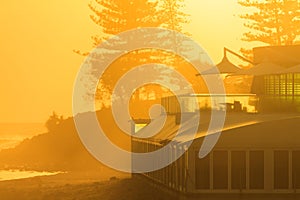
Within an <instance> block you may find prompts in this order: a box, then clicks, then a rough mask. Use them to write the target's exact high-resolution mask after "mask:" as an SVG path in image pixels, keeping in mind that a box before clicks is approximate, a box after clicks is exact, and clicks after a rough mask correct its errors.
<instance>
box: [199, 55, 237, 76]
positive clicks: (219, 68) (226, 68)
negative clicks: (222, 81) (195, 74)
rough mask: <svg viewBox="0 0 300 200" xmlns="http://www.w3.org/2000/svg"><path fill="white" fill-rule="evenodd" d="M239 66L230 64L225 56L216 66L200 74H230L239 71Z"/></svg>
mask: <svg viewBox="0 0 300 200" xmlns="http://www.w3.org/2000/svg"><path fill="white" fill-rule="evenodd" d="M240 69H241V68H239V67H237V66H235V65H234V64H232V63H231V62H230V61H229V60H228V58H227V57H226V56H224V58H223V59H222V61H221V62H220V63H219V64H217V65H216V66H213V67H212V68H210V69H209V70H206V71H204V72H203V73H202V74H204V75H208V74H219V73H221V74H231V73H235V72H237V71H239V70H240Z"/></svg>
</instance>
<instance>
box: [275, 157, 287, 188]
mask: <svg viewBox="0 0 300 200" xmlns="http://www.w3.org/2000/svg"><path fill="white" fill-rule="evenodd" d="M288 187H289V152H288V151H274V189H287V188H288Z"/></svg>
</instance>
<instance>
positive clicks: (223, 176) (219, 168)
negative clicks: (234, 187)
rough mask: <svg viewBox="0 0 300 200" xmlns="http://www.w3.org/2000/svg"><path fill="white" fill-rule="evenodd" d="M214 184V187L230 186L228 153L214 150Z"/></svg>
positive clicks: (224, 187) (223, 187)
mask: <svg viewBox="0 0 300 200" xmlns="http://www.w3.org/2000/svg"><path fill="white" fill-rule="evenodd" d="M213 185H214V189H227V188H228V153H227V151H214V152H213Z"/></svg>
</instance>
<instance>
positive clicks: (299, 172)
mask: <svg viewBox="0 0 300 200" xmlns="http://www.w3.org/2000/svg"><path fill="white" fill-rule="evenodd" d="M292 163H293V165H292V176H293V188H297V189H300V151H293V154H292Z"/></svg>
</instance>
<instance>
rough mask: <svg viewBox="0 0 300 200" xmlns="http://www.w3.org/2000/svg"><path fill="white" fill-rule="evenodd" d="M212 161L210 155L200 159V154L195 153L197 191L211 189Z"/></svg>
mask: <svg viewBox="0 0 300 200" xmlns="http://www.w3.org/2000/svg"><path fill="white" fill-rule="evenodd" d="M209 162H210V159H209V155H207V156H206V157H205V158H202V159H200V158H199V157H198V152H196V153H195V172H196V173H195V174H196V189H209V188H210V180H209V177H210V163H209Z"/></svg>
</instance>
